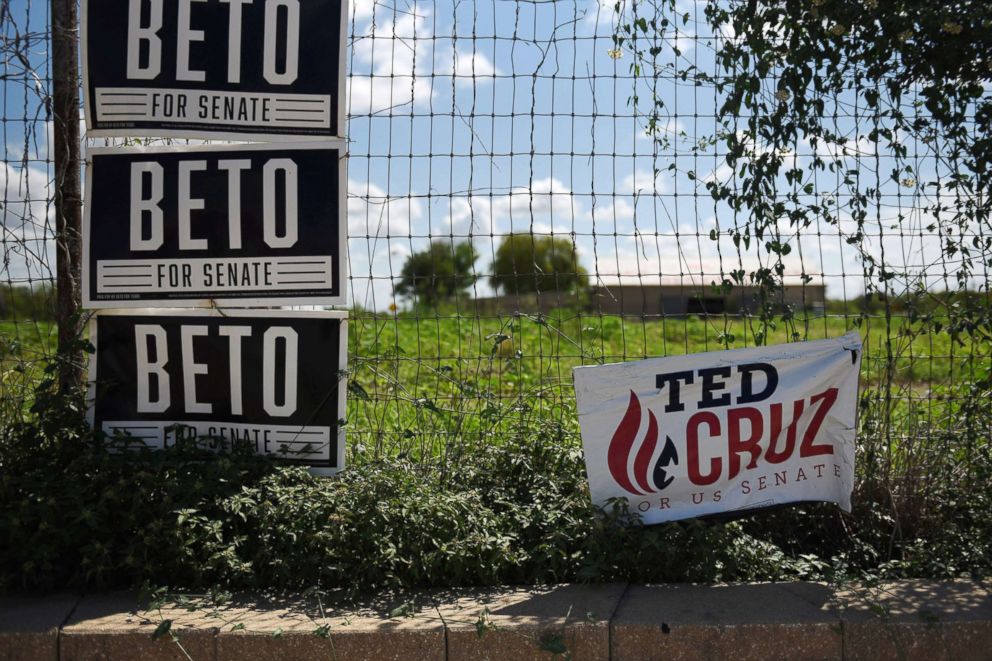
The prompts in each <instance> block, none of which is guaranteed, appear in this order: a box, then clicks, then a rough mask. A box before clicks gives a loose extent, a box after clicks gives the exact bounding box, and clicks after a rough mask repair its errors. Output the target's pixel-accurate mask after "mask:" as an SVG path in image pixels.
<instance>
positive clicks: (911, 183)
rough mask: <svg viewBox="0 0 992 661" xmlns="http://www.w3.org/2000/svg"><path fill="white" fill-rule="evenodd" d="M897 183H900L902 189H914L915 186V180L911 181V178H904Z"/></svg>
mask: <svg viewBox="0 0 992 661" xmlns="http://www.w3.org/2000/svg"><path fill="white" fill-rule="evenodd" d="M899 183H901V184H902V185H903V187H904V188H914V187H915V186H916V179H913V178H912V177H906V178H905V179H903V180H902V181H901V182H899Z"/></svg>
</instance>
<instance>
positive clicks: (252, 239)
mask: <svg viewBox="0 0 992 661" xmlns="http://www.w3.org/2000/svg"><path fill="white" fill-rule="evenodd" d="M343 156H344V155H343V143H341V142H340V141H333V142H330V141H328V142H320V143H318V142H308V143H301V144H295V145H290V144H286V143H275V144H267V145H261V144H258V145H223V146H200V147H185V148H175V147H158V148H148V149H141V148H128V149H124V148H103V149H92V150H90V154H89V167H88V169H87V175H86V188H87V194H86V205H85V210H84V218H83V253H84V254H83V264H84V267H83V304H84V305H85V306H86V307H89V308H94V307H98V308H99V307H104V308H105V307H148V306H153V305H154V306H164V307H179V306H182V307H191V306H209V305H212V304H213V303H216V304H218V305H221V306H223V305H224V304H225V302H227V304H229V305H235V306H238V307H245V306H252V305H257V306H264V305H273V306H274V305H297V304H301V305H305V304H310V305H343V304H344V303H345V301H346V295H345V252H344V251H345V245H346V243H345V241H346V239H345V222H346V220H345V217H344V214H345V201H344V200H345V193H346V190H347V186H346V180H345V177H346V176H347V172H346V170H347V168H346V167H345V163H344V161H343V160H342V159H343Z"/></svg>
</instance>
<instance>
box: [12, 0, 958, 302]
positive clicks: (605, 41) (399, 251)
mask: <svg viewBox="0 0 992 661" xmlns="http://www.w3.org/2000/svg"><path fill="white" fill-rule="evenodd" d="M25 2H26V0H15V2H14V4H13V13H14V15H15V17H19V20H20V25H24V21H25V20H26V16H27V14H26V12H27V9H28V8H29V7H30V6H29V5H27V4H25ZM31 2H32V3H33V7H31V22H30V25H29V27H30V29H31V31H39V32H40V31H41V30H42V29H43V27H44V21H45V10H46V6H47V3H42V2H39V1H38V0H31ZM613 5H614V2H612V1H610V0H601V1H600V2H596V1H595V0H559V1H556V2H514V1H511V0H480V1H478V2H464V1H462V2H451V1H447V0H439V1H437V2H411V1H407V0H380V1H378V2H373V1H372V0H356V1H355V2H353V5H352V16H351V19H350V21H349V33H350V35H351V39H350V42H349V76H350V78H349V92H348V94H349V98H348V102H349V109H350V112H349V116H350V119H349V127H348V137H349V140H350V152H351V160H350V164H349V190H348V194H349V199H348V215H349V217H348V226H349V234H350V237H351V238H350V240H349V262H350V264H349V266H350V269H349V270H350V273H351V294H352V299H351V300H352V301H353V302H355V303H358V304H361V305H363V306H365V307H367V308H372V309H380V310H381V309H385V308H386V307H387V306H389V305H390V304H391V303H393V302H394V299H393V298H392V295H391V290H392V281H391V279H392V278H394V277H395V276H396V275H397V274H398V273H399V271H400V269H401V268H402V265H403V263H404V261H405V260H406V258H407V257H408V256H409V254H410V253H411V252H413V251H417V250H422V249H424V248H425V247H426V246H427V245H428V244H429V243H430V241H436V240H443V239H454V240H455V241H460V240H471V241H472V242H473V243H474V244H475V245H476V248H477V250H478V252H479V253H480V255H481V256H480V259H479V261H478V262H477V264H476V268H477V270H478V273H479V275H481V276H485V275H486V274H487V273H489V271H490V269H491V266H490V265H491V262H492V259H493V255H494V252H495V249H496V247H497V246H498V245H499V243H500V241H501V237H502V236H505V235H506V234H507V233H509V232H510V231H534V232H537V233H542V234H545V233H554V234H556V235H565V236H570V237H572V238H573V239H574V240H575V242H576V244H577V246H578V250H579V255H580V259H581V262H582V264H583V266H584V267H585V269H586V270H587V271H588V272H589V273H590V274H591V275H592V278H593V282H594V283H596V282H598V283H601V284H606V285H611V284H616V283H619V282H625V283H638V282H642V283H646V284H648V283H656V282H659V281H661V282H676V283H684V284H686V285H688V286H693V287H700V286H703V285H706V284H709V283H710V282H712V281H714V280H717V281H718V280H720V278H721V275H720V274H721V273H727V272H729V271H730V270H733V269H736V268H742V267H743V268H745V269H747V270H751V269H753V268H754V267H755V266H757V265H758V264H759V263H767V262H768V259H769V257H768V255H766V254H764V252H763V249H762V248H761V246H752V247H751V248H750V249H748V250H747V251H745V252H744V253H739V252H738V249H737V248H735V247H734V245H733V244H732V242H731V241H730V240H729V239H727V238H725V237H721V239H720V240H719V241H712V240H711V239H710V232H711V230H713V229H718V230H725V229H726V228H727V227H729V226H732V225H733V224H734V222H735V219H734V218H733V215H732V214H731V213H730V211H729V210H728V209H727V208H721V207H720V206H717V205H715V203H714V202H713V201H712V200H711V199H710V197H709V193H708V192H707V191H706V190H705V188H704V185H703V182H704V181H705V180H706V178H707V177H717V178H720V179H721V180H725V179H726V178H728V177H731V176H733V173H731V172H730V171H729V170H728V168H727V167H726V166H725V165H724V164H723V160H722V156H721V155H720V154H718V153H715V152H714V151H713V150H712V148H708V147H706V148H701V149H697V150H695V151H694V150H693V147H694V146H698V145H697V141H698V140H699V139H700V138H702V137H703V136H706V135H711V134H712V132H713V129H714V120H713V114H714V111H715V109H716V104H717V99H716V98H715V95H714V93H713V91H712V89H710V88H706V87H696V86H694V85H692V84H691V82H682V81H678V80H675V79H673V77H672V76H671V75H670V73H669V72H668V71H666V70H661V71H660V74H659V75H658V76H653V77H650V78H649V77H643V78H641V79H640V80H639V81H638V82H635V80H634V78H633V76H632V75H631V72H630V68H631V64H632V62H633V57H632V55H631V54H630V53H629V52H620V53H611V52H610V51H611V50H612V49H613V41H612V38H611V35H612V33H613V25H614V22H615V20H616V17H615V16H614V12H613ZM702 7H703V5H702V4H696V3H694V2H681V3H680V5H679V11H680V12H687V13H688V14H689V18H690V20H689V21H688V22H687V23H686V24H685V25H682V24H681V23H680V24H679V31H678V32H677V33H675V34H670V35H669V36H668V44H669V45H671V44H672V43H673V41H672V40H673V39H678V42H677V45H678V46H679V48H680V49H681V50H682V60H681V62H682V64H689V63H691V64H694V65H696V66H698V67H699V68H700V69H702V70H703V71H708V72H714V64H713V58H712V48H713V42H712V38H711V37H710V36H709V35H708V34H707V32H706V31H705V25H704V23H703V22H702V19H703V14H702ZM3 29H4V30H5V31H6V32H7V36H8V37H9V36H10V34H11V29H12V26H11V25H5V27H4V28H3ZM721 38H733V35H729V34H726V35H721ZM45 47H46V45H45V43H44V41H38V42H37V43H35V44H34V47H33V49H32V52H31V55H30V59H31V61H32V63H34V64H35V65H36V66H38V65H42V67H43V66H44V62H45V61H46V57H47V54H46V53H45ZM617 56H619V57H617ZM669 61H670V58H669ZM6 66H7V70H8V71H10V70H11V67H15V66H16V63H14V62H10V61H8V63H7V65H6ZM40 84H41V85H42V86H44V84H45V83H44V81H41V82H40ZM42 91H43V90H42ZM635 93H636V94H637V95H638V96H639V97H640V98H641V103H642V107H643V106H645V105H647V104H648V102H649V100H650V98H651V97H652V95H657V96H658V97H659V98H661V99H663V100H664V101H665V105H666V109H667V110H666V112H667V113H668V114H667V115H666V116H665V117H664V119H663V121H662V123H661V128H660V131H659V132H658V133H657V134H656V135H655V136H649V135H646V134H645V126H646V125H645V122H644V119H643V112H635V108H634V107H633V105H632V104H631V102H630V99H631V97H633V96H634V95H635ZM38 98H39V94H38V90H35V89H34V88H33V84H31V85H27V86H24V85H21V84H19V83H13V82H7V83H5V84H4V97H3V109H4V113H5V115H6V117H7V118H8V120H12V121H7V122H4V124H3V128H4V131H5V133H4V144H5V154H6V156H5V159H6V160H5V163H4V169H3V171H2V172H0V195H2V198H3V202H4V219H3V222H4V231H5V237H6V238H5V242H4V246H3V247H4V250H5V254H6V256H7V264H6V265H5V267H4V268H5V272H4V273H3V274H2V275H0V277H2V278H3V279H5V280H22V279H24V278H27V277H29V276H30V277H31V278H32V279H34V278H38V277H44V276H45V274H46V271H45V268H44V265H43V264H42V263H40V262H44V261H46V260H50V258H52V257H53V255H54V253H53V252H52V251H51V241H50V235H51V228H50V210H49V209H48V208H47V205H46V204H45V201H44V197H45V194H44V193H45V190H46V187H47V184H48V179H49V174H48V168H47V165H46V163H45V162H44V159H45V157H46V154H47V144H46V140H45V133H46V128H45V124H44V123H43V122H42V123H41V124H40V125H39V126H40V128H39V130H38V134H39V135H38V137H39V139H38V141H37V145H35V144H33V143H32V144H29V145H28V151H27V153H28V155H29V161H28V162H27V165H26V166H25V165H24V164H23V163H22V157H23V155H24V153H25V152H24V149H25V140H24V124H23V122H20V121H18V120H20V119H21V118H23V117H24V116H25V115H33V113H34V112H35V111H37V110H38ZM849 112H850V111H849V109H844V110H843V112H842V113H841V114H842V115H843V114H849ZM843 122H844V120H843V119H841V123H842V124H843ZM841 128H842V129H843V130H846V131H848V132H849V133H850V134H851V137H852V142H851V144H850V148H849V150H850V153H849V155H848V156H847V157H846V160H847V161H848V162H849V166H850V167H852V168H855V169H857V170H859V171H860V172H862V174H863V176H864V178H865V181H866V182H868V181H869V180H872V179H873V178H875V179H877V182H878V185H879V186H880V187H882V188H883V190H884V191H885V192H886V193H887V195H888V196H889V197H887V198H886V199H887V202H886V203H885V204H884V205H883V206H880V207H879V208H878V209H877V214H875V218H874V221H873V222H874V223H875V227H876V232H875V234H881V237H876V238H874V239H873V240H874V242H875V245H874V246H873V247H872V248H871V249H872V250H880V249H881V248H882V247H886V248H887V255H888V258H889V259H895V261H896V262H901V263H902V265H903V266H905V267H907V269H908V270H914V271H917V272H924V273H937V274H940V273H944V272H946V271H947V268H946V265H944V264H942V263H941V262H940V254H939V244H938V243H937V242H936V241H935V239H934V237H933V236H932V235H931V234H930V233H929V232H927V231H926V230H925V229H924V227H925V226H926V225H928V224H929V222H930V219H929V218H928V217H926V215H925V214H923V213H919V212H918V211H914V209H917V210H918V208H919V207H920V206H921V204H922V202H921V200H922V198H921V195H923V194H924V193H925V189H924V188H923V186H922V184H923V183H924V182H916V181H913V182H903V184H910V183H911V184H912V185H903V184H900V183H899V182H897V181H893V180H891V177H889V176H888V175H887V174H885V173H886V170H887V168H886V166H887V165H888V163H887V162H881V167H880V169H879V174H878V175H877V176H876V173H875V167H876V162H875V160H874V159H873V158H869V157H870V155H871V153H872V151H873V146H872V145H870V144H868V143H866V142H865V141H864V140H860V141H859V140H857V135H855V133H854V129H855V125H854V124H853V123H852V122H848V126H846V127H845V126H842V127H841ZM655 138H657V140H656V139H655ZM858 150H861V151H862V152H863V153H862V154H861V156H862V158H860V159H859V155H858ZM810 153H811V151H810V150H809V148H808V146H804V145H797V147H796V149H795V153H794V154H793V158H795V159H797V162H798V164H799V165H802V164H803V163H805V162H808V161H807V160H806V159H808V158H809V155H810ZM920 154H921V159H920V160H921V163H922V164H923V167H922V168H921V169H922V172H923V174H921V175H918V176H919V177H925V176H927V175H928V174H931V175H933V177H936V176H937V175H936V174H934V173H935V172H936V170H934V169H933V168H932V167H930V169H929V170H928V169H927V165H926V164H927V162H928V160H927V158H928V157H927V155H926V154H925V150H921V151H920ZM930 160H932V159H930ZM673 164H674V165H675V168H676V169H675V171H671V170H669V166H670V165H673ZM888 169H891V168H888ZM655 170H658V171H659V174H657V176H656V175H655ZM688 170H695V171H696V172H697V173H699V177H700V179H701V180H700V179H697V180H695V181H694V180H691V179H690V178H689V177H687V176H686V174H685V173H686V171H688ZM832 177H833V175H830V176H828V177H818V178H817V179H816V181H815V183H816V188H817V192H816V194H817V195H827V196H829V195H831V194H833V193H832V191H835V190H836V188H837V182H836V180H835V179H836V178H835V177H833V178H832ZM866 185H867V184H866ZM26 200H30V201H32V202H27V201H26ZM840 201H841V202H842V201H843V200H840ZM899 213H903V214H904V215H905V216H907V219H906V220H904V221H902V224H901V227H902V229H901V231H900V232H897V233H893V232H888V233H886V232H885V231H884V230H885V228H886V227H887V226H888V225H890V224H891V222H894V219H895V217H896V216H897V215H898V214H899ZM914 213H915V214H916V215H915V216H914ZM781 229H782V232H783V238H784V239H785V240H789V241H790V242H791V243H792V245H793V248H794V249H793V253H792V254H791V255H790V256H789V257H788V258H787V259H786V267H787V271H788V273H790V274H791V275H792V276H798V275H799V274H800V273H806V274H809V275H812V276H813V277H814V280H813V282H814V283H821V282H822V283H824V284H826V285H827V286H828V295H829V296H831V297H838V298H840V297H845V296H846V297H851V296H854V295H857V294H858V293H860V292H861V291H862V289H863V279H862V275H861V273H862V272H861V266H860V265H859V264H858V262H857V256H856V255H855V254H854V253H853V251H852V250H851V249H850V247H848V246H847V244H846V242H845V240H844V238H845V235H844V233H845V232H849V231H852V227H850V226H845V225H844V224H843V223H842V225H841V227H840V228H839V229H838V228H836V227H832V226H826V225H824V226H822V227H814V228H810V229H809V230H808V231H805V232H803V233H802V234H801V235H797V234H796V232H795V230H794V229H790V228H788V227H786V226H782V228H781ZM878 230H882V231H881V232H879V231H878ZM14 237H17V238H27V239H28V240H29V243H28V246H29V247H32V249H31V250H29V251H27V252H25V250H23V247H22V246H18V245H16V242H15V241H14V240H13V239H14ZM46 250H47V252H46ZM951 270H952V271H953V265H952V266H951ZM937 280H938V281H939V277H938V278H937ZM475 293H476V294H477V295H479V296H485V295H490V294H491V293H492V290H491V289H490V287H489V285H488V284H487V281H486V279H485V278H484V277H483V278H482V279H480V281H479V283H478V284H477V285H476V291H475ZM400 304H401V305H402V302H400Z"/></svg>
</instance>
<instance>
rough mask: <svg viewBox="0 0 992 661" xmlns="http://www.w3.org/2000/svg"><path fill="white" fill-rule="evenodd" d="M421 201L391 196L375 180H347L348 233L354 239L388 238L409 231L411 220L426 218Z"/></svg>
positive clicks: (408, 232)
mask: <svg viewBox="0 0 992 661" xmlns="http://www.w3.org/2000/svg"><path fill="white" fill-rule="evenodd" d="M423 214H424V210H423V206H422V205H421V203H420V200H418V199H415V198H411V197H409V196H401V197H396V196H390V195H389V194H388V193H387V192H386V191H385V190H383V189H382V188H381V187H380V186H377V185H376V184H374V183H372V182H361V181H356V180H354V179H349V180H348V234H349V235H350V236H351V237H355V238H364V237H372V238H376V239H379V238H387V237H395V236H403V235H408V234H410V227H411V223H413V222H416V221H418V220H420V219H421V218H422V217H423Z"/></svg>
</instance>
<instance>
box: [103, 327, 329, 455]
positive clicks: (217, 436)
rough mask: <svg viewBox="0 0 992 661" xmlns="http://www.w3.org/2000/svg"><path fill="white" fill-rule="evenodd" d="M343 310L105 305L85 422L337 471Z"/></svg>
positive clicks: (156, 439)
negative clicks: (169, 308)
mask: <svg viewBox="0 0 992 661" xmlns="http://www.w3.org/2000/svg"><path fill="white" fill-rule="evenodd" d="M345 318H346V314H345V313H344V312H290V311H265V310H254V311H249V310H227V311H224V313H223V314H221V313H220V312H219V311H208V310H189V311H182V312H180V311H171V312H163V311H151V310H147V311H142V312H139V313H125V312H123V311H120V312H117V311H115V312H104V313H100V314H98V315H96V316H95V317H94V319H93V320H92V321H91V325H90V338H91V340H92V341H93V343H94V344H95V346H96V354H95V355H94V356H93V357H91V359H90V387H91V391H90V399H91V402H92V404H91V408H90V411H89V415H90V422H91V424H92V425H93V426H94V428H95V429H100V430H103V431H104V432H105V433H106V434H108V435H109V436H116V435H127V436H130V437H132V438H133V439H134V441H140V442H142V443H144V444H145V445H146V446H148V447H151V448H162V447H166V446H170V445H172V444H174V443H176V441H177V440H180V439H182V438H203V439H207V443H208V444H212V445H214V446H216V447H217V448H220V447H225V448H232V447H233V446H235V445H242V446H248V447H249V448H251V449H253V450H254V451H255V452H257V453H259V454H269V455H276V456H279V457H282V458H285V459H288V460H291V461H295V462H299V463H303V464H307V465H310V466H313V467H316V468H319V469H323V470H322V472H334V471H337V470H340V469H341V468H342V467H343V462H344V438H343V436H344V433H343V430H342V429H341V426H340V423H339V421H340V420H342V419H343V418H344V416H345V408H344V407H345V383H344V381H343V378H344V377H343V370H344V369H345V367H346V360H347V345H346V342H347V333H346V326H345V325H346V321H345Z"/></svg>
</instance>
